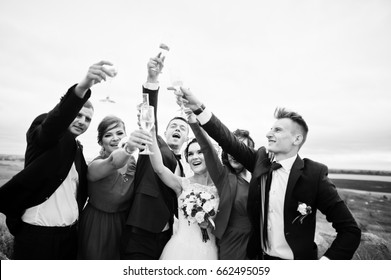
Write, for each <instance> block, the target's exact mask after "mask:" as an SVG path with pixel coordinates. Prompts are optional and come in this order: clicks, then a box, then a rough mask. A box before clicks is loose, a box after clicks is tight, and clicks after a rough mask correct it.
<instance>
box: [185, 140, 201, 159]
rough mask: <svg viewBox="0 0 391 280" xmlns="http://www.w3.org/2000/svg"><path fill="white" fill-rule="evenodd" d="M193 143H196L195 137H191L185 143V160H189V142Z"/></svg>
mask: <svg viewBox="0 0 391 280" xmlns="http://www.w3.org/2000/svg"><path fill="white" fill-rule="evenodd" d="M194 143H198V141H197V138H193V139H191V141H190V142H189V143H188V144H187V146H186V148H185V159H186V162H189V160H188V157H189V155H188V153H189V147H190V145H191V144H194Z"/></svg>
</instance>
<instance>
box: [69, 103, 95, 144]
mask: <svg viewBox="0 0 391 280" xmlns="http://www.w3.org/2000/svg"><path fill="white" fill-rule="evenodd" d="M93 114H94V110H93V109H92V108H87V107H83V108H81V110H80V112H79V113H78V114H77V116H76V118H75V119H74V120H73V122H72V123H71V125H70V126H69V128H68V129H69V131H70V132H71V133H72V134H73V135H74V136H75V137H77V136H79V135H80V134H83V133H84V132H85V131H86V130H87V128H88V127H89V126H90V123H91V120H92V116H93Z"/></svg>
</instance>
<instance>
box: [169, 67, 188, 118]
mask: <svg viewBox="0 0 391 280" xmlns="http://www.w3.org/2000/svg"><path fill="white" fill-rule="evenodd" d="M170 79H171V86H170V87H168V89H169V90H174V94H175V95H177V96H178V95H180V96H182V95H183V93H182V91H181V87H183V80H182V78H181V76H180V75H179V74H177V73H176V74H174V73H173V72H171V73H170ZM178 111H180V117H182V118H184V119H186V118H187V117H186V113H185V106H184V105H183V102H181V104H180V109H179V110H178Z"/></svg>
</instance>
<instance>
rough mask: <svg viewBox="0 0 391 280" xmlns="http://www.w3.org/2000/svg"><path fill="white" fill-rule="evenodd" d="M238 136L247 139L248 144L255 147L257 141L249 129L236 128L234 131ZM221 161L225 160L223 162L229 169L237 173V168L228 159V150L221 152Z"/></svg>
mask: <svg viewBox="0 0 391 280" xmlns="http://www.w3.org/2000/svg"><path fill="white" fill-rule="evenodd" d="M232 133H233V134H234V135H235V136H236V137H237V138H239V139H247V144H248V146H249V147H250V148H254V147H255V143H254V140H253V139H252V138H251V136H250V132H249V131H248V130H245V129H236V130H235V131H234V132H232ZM221 161H222V162H223V164H224V165H225V166H227V167H228V169H229V170H230V171H231V172H232V173H236V171H235V169H234V168H233V167H232V166H231V164H230V163H229V160H228V153H227V152H226V151H224V150H223V151H222V153H221Z"/></svg>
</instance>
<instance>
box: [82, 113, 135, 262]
mask: <svg viewBox="0 0 391 280" xmlns="http://www.w3.org/2000/svg"><path fill="white" fill-rule="evenodd" d="M125 137H126V132H125V125H124V122H123V121H122V120H121V119H120V118H118V117H115V116H107V117H105V118H104V119H103V120H102V121H101V122H100V124H99V125H98V144H99V145H100V146H101V147H102V149H101V152H100V155H99V156H98V157H96V158H95V159H94V160H93V161H92V162H91V163H90V164H89V166H88V173H87V179H88V196H89V200H88V203H87V205H86V207H85V208H84V210H83V211H82V213H81V218H80V233H79V258H80V259H89V260H91V259H93V260H99V259H100V260H113V259H120V255H119V253H120V251H119V249H120V238H121V234H122V228H123V226H124V223H125V219H126V217H127V216H126V215H127V213H128V210H129V206H130V200H131V196H132V188H133V179H134V173H135V167H136V162H135V159H134V158H133V156H131V152H132V151H133V150H134V149H135V148H132V145H131V144H130V143H126V144H125V145H124V146H122V144H121V143H122V142H123V141H124V140H125ZM122 139H124V140H122Z"/></svg>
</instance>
